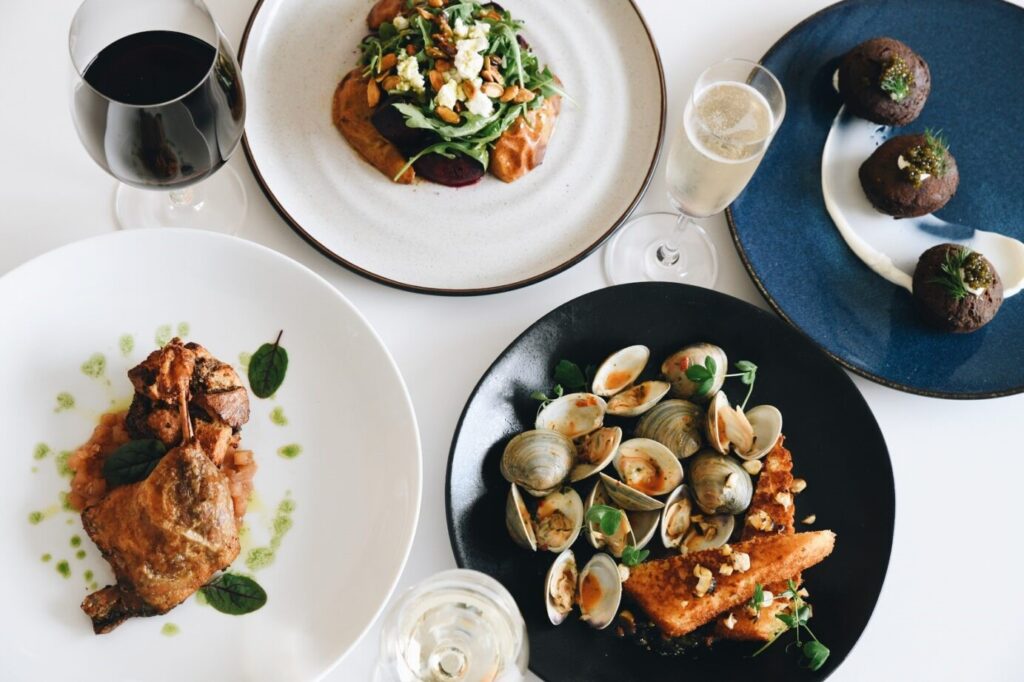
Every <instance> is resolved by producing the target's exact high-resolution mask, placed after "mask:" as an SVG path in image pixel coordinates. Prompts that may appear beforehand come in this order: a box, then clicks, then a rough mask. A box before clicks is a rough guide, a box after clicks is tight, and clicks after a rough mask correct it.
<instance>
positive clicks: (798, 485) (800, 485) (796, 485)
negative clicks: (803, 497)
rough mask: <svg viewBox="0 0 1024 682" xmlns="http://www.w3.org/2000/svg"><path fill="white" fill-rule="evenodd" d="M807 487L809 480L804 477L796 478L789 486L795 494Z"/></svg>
mask: <svg viewBox="0 0 1024 682" xmlns="http://www.w3.org/2000/svg"><path fill="white" fill-rule="evenodd" d="M806 488H807V481H805V480H804V479H802V478H794V479H793V484H792V485H791V486H789V489H790V490H792V491H793V494H794V495H796V494H797V493H802V492H803V491H804V490H805V489H806Z"/></svg>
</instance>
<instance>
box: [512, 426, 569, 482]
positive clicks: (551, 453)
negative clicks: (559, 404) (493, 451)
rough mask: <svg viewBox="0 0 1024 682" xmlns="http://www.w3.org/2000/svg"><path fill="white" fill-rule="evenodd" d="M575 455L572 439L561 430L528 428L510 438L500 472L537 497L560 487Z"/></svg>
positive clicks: (567, 474) (566, 476)
mask: <svg viewBox="0 0 1024 682" xmlns="http://www.w3.org/2000/svg"><path fill="white" fill-rule="evenodd" d="M575 457H576V446H575V445H573V442H572V440H570V439H569V438H568V437H567V436H564V435H563V434H561V433H559V432H558V431H551V430H547V429H538V430H535V431H525V432H523V433H520V434H519V435H518V436H516V437H515V438H513V439H512V440H510V441H509V443H508V445H506V446H505V452H504V453H503V454H502V456H501V475H502V476H504V477H505V480H506V481H508V482H510V483H515V484H517V485H519V486H520V487H521V488H522V489H523V490H524V491H525V492H527V493H529V494H530V495H533V496H534V497H543V496H544V495H547V494H548V493H550V492H553V491H555V490H557V489H558V488H559V487H560V486H561V485H562V482H563V481H565V479H566V478H568V476H569V471H570V470H571V469H572V465H573V461H574V459H575Z"/></svg>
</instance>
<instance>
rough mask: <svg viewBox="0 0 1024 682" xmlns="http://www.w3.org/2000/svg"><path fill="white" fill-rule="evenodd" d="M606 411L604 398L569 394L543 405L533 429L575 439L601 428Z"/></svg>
mask: <svg viewBox="0 0 1024 682" xmlns="http://www.w3.org/2000/svg"><path fill="white" fill-rule="evenodd" d="M607 409H608V405H607V403H605V401H604V398H602V397H600V396H597V395H594V394H593V393H569V394H567V395H563V396H562V397H561V398H556V399H555V400H552V401H551V402H550V403H548V404H547V405H545V406H544V408H543V409H541V411H540V412H538V413H537V421H536V424H535V427H536V428H537V429H550V430H552V431H557V432H559V433H561V434H562V435H564V436H565V437H567V438H570V439H575V438H579V437H580V436H585V435H587V434H588V433H590V432H591V431H596V430H597V429H599V428H601V426H602V425H603V424H604V414H605V412H606V411H607Z"/></svg>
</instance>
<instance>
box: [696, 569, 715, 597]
mask: <svg viewBox="0 0 1024 682" xmlns="http://www.w3.org/2000/svg"><path fill="white" fill-rule="evenodd" d="M693 576H694V577H695V578H696V579H697V585H696V586H695V587H694V588H693V593H694V594H695V595H697V596H698V597H703V596H704V595H706V594H707V593H709V592H711V591H712V590H714V589H715V576H714V575H713V574H712V573H711V571H710V570H709V569H707V568H705V567H703V566H701V565H700V564H697V565H696V566H694V567H693Z"/></svg>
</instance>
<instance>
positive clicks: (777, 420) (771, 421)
mask: <svg viewBox="0 0 1024 682" xmlns="http://www.w3.org/2000/svg"><path fill="white" fill-rule="evenodd" d="M747 421H749V422H750V426H751V428H752V429H753V431H754V443H753V445H752V446H751V448H750V450H748V451H746V452H742V451H737V453H736V454H738V455H739V456H740V457H742V458H743V459H748V460H749V459H761V458H762V457H764V456H765V455H767V454H768V453H769V452H771V450H772V448H774V447H775V444H776V443H777V442H778V441H779V437H780V436H782V413H781V412H779V410H778V408H776V407H773V406H772V405H758V406H757V407H752V408H750V411H749V412H747Z"/></svg>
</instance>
